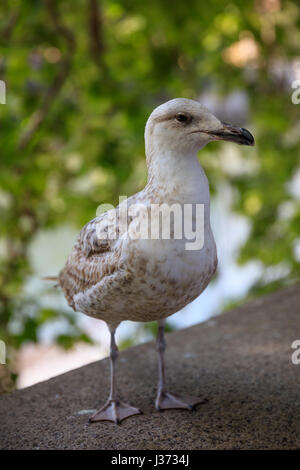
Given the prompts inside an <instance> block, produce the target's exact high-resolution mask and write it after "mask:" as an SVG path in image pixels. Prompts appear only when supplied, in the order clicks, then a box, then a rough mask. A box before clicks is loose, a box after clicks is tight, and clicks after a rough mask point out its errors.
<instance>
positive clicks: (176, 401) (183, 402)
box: [155, 392, 207, 410]
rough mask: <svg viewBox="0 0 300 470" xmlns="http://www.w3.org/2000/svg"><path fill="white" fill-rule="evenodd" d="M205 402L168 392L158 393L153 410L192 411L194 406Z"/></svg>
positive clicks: (200, 399)
mask: <svg viewBox="0 0 300 470" xmlns="http://www.w3.org/2000/svg"><path fill="white" fill-rule="evenodd" d="M206 401H207V400H205V399H203V398H199V397H191V396H183V397H180V396H178V395H174V394H172V393H169V392H158V394H157V397H156V400H155V408H156V409H157V410H168V409H180V408H182V409H185V410H192V409H194V408H195V406H196V405H200V403H205V402H206Z"/></svg>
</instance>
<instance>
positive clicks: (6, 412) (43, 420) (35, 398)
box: [0, 285, 300, 450]
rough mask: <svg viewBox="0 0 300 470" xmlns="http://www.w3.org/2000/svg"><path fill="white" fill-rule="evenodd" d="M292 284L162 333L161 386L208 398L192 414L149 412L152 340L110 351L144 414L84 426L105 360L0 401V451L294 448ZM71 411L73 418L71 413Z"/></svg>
mask: <svg viewBox="0 0 300 470" xmlns="http://www.w3.org/2000/svg"><path fill="white" fill-rule="evenodd" d="M299 314H300V289H299V285H297V286H293V287H290V288H288V289H285V290H282V291H278V292H276V293H275V294H271V295H268V296H266V297H264V298H259V299H257V300H255V301H252V302H250V303H248V304H246V305H244V306H242V307H240V308H238V309H235V310H232V311H231V312H228V313H225V314H224V315H222V316H220V317H217V318H214V319H212V320H210V321H208V322H206V323H202V324H199V325H196V326H194V327H191V328H188V329H185V330H181V331H176V332H174V333H170V334H168V335H167V342H168V349H167V357H166V361H167V373H168V382H169V389H170V390H172V391H174V392H178V393H192V394H198V395H199V396H201V397H203V398H207V399H208V401H207V402H206V403H205V404H203V405H200V406H198V408H197V410H196V411H193V412H189V411H185V410H168V411H165V412H163V413H161V412H158V411H156V410H155V409H154V398H155V392H156V380H157V370H156V367H157V364H156V351H155V345H154V342H153V341H152V342H150V343H147V344H143V345H139V346H137V347H134V348H131V349H129V350H127V351H125V352H122V353H121V354H120V361H119V368H118V372H119V374H118V376H119V383H120V385H121V387H122V394H123V396H124V398H126V399H128V401H130V403H131V404H132V405H134V406H138V407H140V408H141V409H142V410H143V411H144V414H143V415H140V416H134V417H131V418H130V419H128V420H125V421H124V422H123V423H122V424H121V425H120V426H116V425H114V424H113V423H107V422H106V423H105V422H103V423H95V424H88V422H87V421H88V415H87V414H80V413H79V412H81V411H82V410H87V409H94V408H95V407H96V406H98V407H99V406H100V405H101V404H102V403H103V402H104V400H105V399H106V396H107V393H108V385H109V367H108V362H107V359H105V360H103V361H100V362H97V363H92V364H89V365H87V366H84V367H82V368H80V369H76V370H74V371H71V372H68V373H66V374H63V375H60V376H57V377H55V378H53V379H50V380H48V381H46V382H42V383H40V384H37V385H34V386H32V387H29V388H27V389H24V390H19V391H16V392H13V393H11V394H8V395H3V396H1V397H0V448H2V449H116V450H117V449H155V450H173V449H176V450H181V449H186V450H190V449H278V448H280V449H284V448H285V449H294V448H300V400H299V374H300V365H298V366H296V365H293V364H292V362H291V354H292V352H293V351H292V349H291V343H292V342H293V341H294V340H295V339H300V330H299V321H300V318H299ZM78 413H79V414H78Z"/></svg>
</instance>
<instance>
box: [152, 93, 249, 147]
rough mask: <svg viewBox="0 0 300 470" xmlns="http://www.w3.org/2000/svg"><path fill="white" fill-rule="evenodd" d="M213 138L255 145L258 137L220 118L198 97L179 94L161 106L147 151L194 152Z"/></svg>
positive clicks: (155, 118) (157, 110)
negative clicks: (255, 138)
mask: <svg viewBox="0 0 300 470" xmlns="http://www.w3.org/2000/svg"><path fill="white" fill-rule="evenodd" d="M213 140H227V141H230V142H236V143H237V144H240V145H254V138H253V136H252V135H251V134H250V132H249V131H247V130H246V129H243V128H242V127H238V126H233V125H231V124H226V123H224V122H222V121H220V120H219V119H218V118H217V117H216V116H214V115H213V114H212V113H211V112H210V111H209V110H208V109H207V108H205V106H203V105H201V104H200V103H198V101H194V100H189V99H185V98H176V99H174V100H171V101H167V102H166V103H164V104H162V105H160V106H158V107H157V108H156V109H155V110H154V111H153V112H152V113H151V115H150V117H149V119H148V121H147V124H146V129H145V141H146V153H147V155H149V154H152V153H153V152H174V151H175V152H176V153H182V154H187V153H194V152H197V151H198V150H200V149H201V148H202V147H203V146H204V145H206V144H207V143H208V142H212V141H213Z"/></svg>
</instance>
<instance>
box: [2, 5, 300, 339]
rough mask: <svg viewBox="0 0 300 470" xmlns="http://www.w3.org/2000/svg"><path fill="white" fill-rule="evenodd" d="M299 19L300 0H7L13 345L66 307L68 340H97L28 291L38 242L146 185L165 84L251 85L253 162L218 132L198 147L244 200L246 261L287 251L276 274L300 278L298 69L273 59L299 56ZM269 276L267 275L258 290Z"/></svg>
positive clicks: (6, 295) (8, 305)
mask: <svg viewBox="0 0 300 470" xmlns="http://www.w3.org/2000/svg"><path fill="white" fill-rule="evenodd" d="M299 23H300V14H299V6H298V2H297V1H296V0H290V1H285V0H282V1H280V0H276V1H273V2H268V1H261V2H257V1H249V2H245V1H242V0H235V1H233V2H231V3H230V2H225V1H224V2H220V1H216V0H211V1H210V2H209V5H207V4H206V2H200V1H198V0H190V1H189V2H179V1H177V2H174V1H173V0H172V1H171V0H164V1H162V0H152V1H151V2H137V1H135V2H132V1H128V0H124V1H121V0H116V1H113V0H103V1H100V0H99V1H97V0H87V1H83V0H73V1H72V2H70V1H67V0H61V1H59V2H58V1H55V0H44V1H42V0H31V1H30V2H24V1H23V2H22V1H21V0H9V1H8V0H2V2H1V6H0V46H1V49H0V78H1V79H2V80H5V82H6V86H7V104H6V105H5V106H4V105H0V106H1V108H0V119H1V126H0V141H1V157H0V158H1V161H0V164H1V171H0V188H1V189H0V224H1V233H0V258H1V259H0V301H1V312H0V337H1V338H3V339H5V340H6V341H7V343H8V344H9V345H11V347H12V348H17V347H19V346H20V345H21V344H23V343H24V342H25V341H28V340H31V341H36V340H37V339H38V329H39V327H40V325H42V324H44V323H45V322H51V321H53V320H54V319H55V318H56V317H57V315H65V316H66V318H67V321H68V322H69V324H70V328H71V330H70V331H72V333H71V334H70V336H67V335H61V336H59V337H58V338H57V340H58V342H59V343H60V344H63V345H64V346H68V347H69V346H71V344H72V338H73V340H74V339H75V340H87V338H86V337H84V336H82V334H81V332H80V331H79V330H78V329H76V328H77V327H76V326H75V325H74V319H73V320H72V318H71V316H70V314H69V313H64V312H56V311H52V310H45V309H42V310H41V309H40V306H39V302H38V299H27V298H26V296H25V298H24V292H23V290H22V289H23V286H24V282H25V281H26V279H27V278H28V276H29V275H30V274H31V270H32V269H31V266H30V259H29V254H28V247H29V245H30V242H31V241H32V239H33V237H34V236H35V234H36V233H37V232H38V231H39V230H40V229H45V228H50V227H56V226H59V224H61V223H62V222H64V221H66V220H67V221H69V222H70V223H73V224H76V225H77V226H78V228H79V227H81V226H82V225H83V224H85V223H86V222H87V221H88V220H89V219H91V218H93V217H94V216H95V212H96V208H97V206H98V204H100V203H105V202H107V203H116V202H117V198H118V195H119V194H128V195H129V194H132V193H133V192H135V191H137V190H139V189H140V188H141V187H142V186H143V184H144V182H145V175H146V173H145V162H144V147H143V139H142V135H143V130H144V124H145V120H146V117H147V116H148V114H149V113H150V112H151V110H152V109H153V108H154V107H155V106H156V105H157V104H159V103H161V102H163V101H165V100H167V99H169V98H173V97H177V96H184V97H187V98H197V97H198V96H199V95H201V93H203V92H204V91H205V90H210V89H211V90H213V91H214V92H215V93H218V94H219V96H220V98H221V97H222V96H226V95H228V94H229V93H230V92H232V91H234V90H236V89H242V90H244V91H245V92H246V93H247V97H248V100H249V108H250V110H249V117H248V121H249V122H248V123H247V124H248V125H249V126H250V129H253V130H254V134H255V137H256V143H257V146H256V148H255V150H254V152H253V153H252V154H251V156H248V155H249V153H247V157H246V156H245V153H244V150H241V152H240V155H241V158H242V159H244V162H245V167H246V165H247V164H248V163H249V162H248V159H251V165H252V167H253V168H254V170H253V171H250V172H247V171H245V172H241V173H239V174H233V173H231V172H230V171H228V168H227V169H226V168H223V167H222V166H221V165H220V164H219V163H220V162H221V159H222V154H221V151H220V147H219V145H220V144H218V147H217V146H216V145H214V144H212V145H210V146H208V147H207V149H205V151H204V152H202V153H201V157H202V163H203V165H204V166H205V169H206V171H207V173H208V177H209V180H210V181H211V184H212V191H214V190H215V188H216V187H217V186H218V183H219V181H221V180H222V179H224V178H226V179H227V180H228V181H229V182H230V184H231V186H232V187H233V188H235V190H236V191H235V194H236V198H235V201H234V209H235V210H236V211H237V212H238V213H240V214H242V215H244V216H246V217H247V218H248V219H249V220H250V221H251V233H250V235H249V237H248V240H247V242H246V243H245V244H244V246H243V248H242V250H241V253H240V262H241V263H246V262H248V261H250V260H254V259H257V260H260V261H261V262H262V263H263V265H264V266H265V267H267V268H272V267H274V266H278V265H281V264H282V263H284V264H285V265H286V266H287V270H286V274H285V275H284V276H283V277H282V279H280V281H276V282H275V284H274V287H276V288H277V287H278V285H281V284H282V283H284V282H285V281H286V280H287V279H297V278H299V260H297V259H296V257H295V253H294V244H295V241H296V240H297V239H299V237H300V208H299V203H297V200H296V199H295V198H294V197H293V196H292V195H291V193H290V192H289V190H288V185H287V182H289V181H290V180H291V178H292V177H293V175H294V173H295V171H296V169H297V168H298V167H299V150H300V139H299V109H300V108H299V106H300V105H299V106H296V105H293V104H292V102H291V93H292V89H291V87H290V84H289V81H290V79H291V78H289V77H288V78H286V74H285V75H284V73H283V76H282V79H281V80H279V79H278V77H277V78H276V76H275V75H274V73H272V70H273V67H274V64H276V61H277V62H281V63H283V64H284V67H283V70H287V69H288V67H290V65H291V64H292V62H293V61H294V60H296V59H297V58H298V60H299V41H300V29H299ZM247 44H248V46H247ZM241 45H243V49H242V51H243V52H242V53H241V52H239V47H241ZM245 51H246V52H245ZM286 73H287V72H286ZM283 203H288V204H290V207H292V210H291V213H290V215H289V216H288V217H285V218H281V217H279V216H278V211H279V208H280V207H281V205H282V204H283ZM49 249H55V247H52V248H50V247H49ZM265 289H268V287H266V281H265V279H264V278H262V279H261V280H260V281H259V283H258V284H257V285H255V286H253V293H257V292H261V291H264V290H265ZM28 303H30V308H29V305H28ZM28 312H29V313H28ZM16 318H17V320H16ZM15 321H17V322H18V323H19V329H18V331H16V332H15V331H14V329H13V328H11V324H12V323H13V322H15ZM72 322H73V323H72ZM72 328H73V329H72Z"/></svg>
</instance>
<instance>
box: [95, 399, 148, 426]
mask: <svg viewBox="0 0 300 470" xmlns="http://www.w3.org/2000/svg"><path fill="white" fill-rule="evenodd" d="M141 413H142V412H141V411H140V410H139V409H138V408H134V407H133V406H130V405H128V404H127V403H123V402H122V401H120V400H108V401H107V402H106V403H105V405H104V406H103V407H102V408H100V410H98V411H96V413H94V414H93V416H91V417H90V419H89V421H90V423H96V422H97V421H112V422H113V423H116V424H120V423H121V421H123V419H125V418H129V416H133V415H138V414H141Z"/></svg>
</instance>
